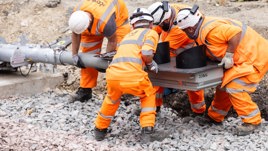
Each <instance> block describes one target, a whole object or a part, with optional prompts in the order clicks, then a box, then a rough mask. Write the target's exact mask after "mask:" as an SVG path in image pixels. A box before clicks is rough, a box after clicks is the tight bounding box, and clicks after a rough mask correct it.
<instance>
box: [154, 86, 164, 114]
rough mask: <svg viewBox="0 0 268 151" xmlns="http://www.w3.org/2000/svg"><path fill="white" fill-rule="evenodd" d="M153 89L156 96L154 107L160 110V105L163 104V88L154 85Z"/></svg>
mask: <svg viewBox="0 0 268 151" xmlns="http://www.w3.org/2000/svg"><path fill="white" fill-rule="evenodd" d="M154 89H155V90H156V98H155V103H156V107H158V108H159V111H160V107H161V106H162V104H163V94H164V88H163V87H159V86H154Z"/></svg>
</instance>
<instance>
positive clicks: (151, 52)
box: [141, 50, 153, 55]
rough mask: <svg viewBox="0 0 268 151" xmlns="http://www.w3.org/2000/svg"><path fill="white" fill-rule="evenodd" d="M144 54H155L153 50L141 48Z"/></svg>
mask: <svg viewBox="0 0 268 151" xmlns="http://www.w3.org/2000/svg"><path fill="white" fill-rule="evenodd" d="M141 53H142V54H143V55H153V50H141Z"/></svg>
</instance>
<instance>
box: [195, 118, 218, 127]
mask: <svg viewBox="0 0 268 151" xmlns="http://www.w3.org/2000/svg"><path fill="white" fill-rule="evenodd" d="M195 120H196V121H197V122H198V124H199V125H200V126H205V125H209V126H211V125H222V122H217V121H214V120H213V119H212V118H211V117H209V116H208V115H205V116H196V117H195Z"/></svg>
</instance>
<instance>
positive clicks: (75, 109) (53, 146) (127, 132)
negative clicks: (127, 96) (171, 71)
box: [0, 91, 268, 151]
mask: <svg viewBox="0 0 268 151" xmlns="http://www.w3.org/2000/svg"><path fill="white" fill-rule="evenodd" d="M68 99H69V95H68V94H65V93H63V92H60V91H49V92H45V93H41V94H36V95H35V96H31V97H11V98H8V99H3V100H0V121H1V122H0V150H23V151H27V150H49V151H53V150H55V151H56V150H77V151H82V150H139V151H140V150H154V151H155V150H156V151H158V150H159V151H160V150H171V151H172V150H173V151H175V150H176V151H177V150H181V151H183V150H185V151H203V150H206V151H214V150H215V151H216V150H217V151H221V150H230V151H242V150H243V151H265V150H268V126H267V125H262V127H261V128H260V129H259V130H258V131H257V132H256V133H254V134H251V135H249V136H244V137H238V136H236V135H233V133H234V131H235V127H236V126H237V125H239V124H241V121H240V120H239V119H236V118H232V117H230V118H228V119H226V120H225V121H224V123H223V125H222V126H215V125H213V126H204V127H201V126H199V125H198V124H197V123H196V122H195V119H194V118H192V117H186V118H183V119H182V118H179V117H178V116H177V115H176V114H175V113H173V111H172V110H171V109H169V108H162V110H161V113H160V114H159V115H158V117H157V124H156V126H155V129H156V131H157V133H158V135H156V137H158V139H156V140H158V141H154V142H152V143H149V144H143V143H142V142H141V141H140V131H141V129H140V126H139V117H137V116H136V115H135V114H134V111H135V108H136V107H137V106H138V105H139V102H138V101H136V102H133V103H132V104H128V106H126V104H125V103H124V102H121V106H120V107H119V110H118V111H117V113H116V116H115V118H114V119H113V121H112V124H111V126H110V128H109V133H108V135H107V137H106V139H105V140H104V141H101V142H97V141H95V140H94V135H93V128H94V120H95V118H96V115H97V111H98V110H99V108H100V106H101V102H102V100H100V99H99V98H98V96H97V95H94V96H93V98H92V99H91V100H90V101H88V102H86V103H80V102H74V103H68Z"/></svg>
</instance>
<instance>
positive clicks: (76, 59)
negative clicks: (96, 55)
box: [73, 54, 86, 68]
mask: <svg viewBox="0 0 268 151" xmlns="http://www.w3.org/2000/svg"><path fill="white" fill-rule="evenodd" d="M73 63H74V65H76V66H77V67H78V68H86V67H85V64H84V62H83V61H82V60H81V58H80V57H79V56H78V54H76V55H73Z"/></svg>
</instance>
